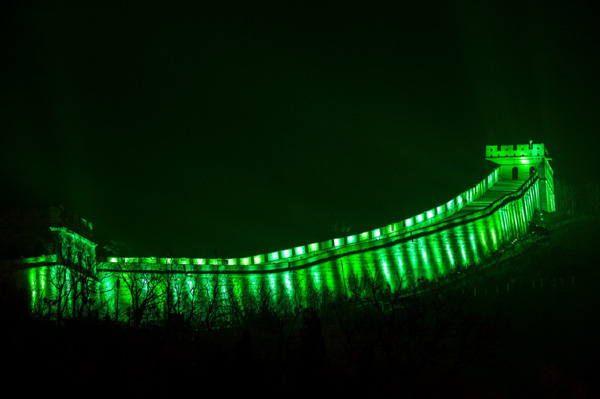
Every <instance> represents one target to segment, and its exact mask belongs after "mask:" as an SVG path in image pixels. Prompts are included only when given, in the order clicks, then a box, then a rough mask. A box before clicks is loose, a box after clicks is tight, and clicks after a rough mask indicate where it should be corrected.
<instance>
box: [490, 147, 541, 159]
mask: <svg viewBox="0 0 600 399" xmlns="http://www.w3.org/2000/svg"><path fill="white" fill-rule="evenodd" d="M485 157H486V158H506V157H536V158H543V157H548V149H547V148H546V146H545V145H544V144H543V143H539V144H533V143H531V144H517V145H499V146H498V145H487V146H485Z"/></svg>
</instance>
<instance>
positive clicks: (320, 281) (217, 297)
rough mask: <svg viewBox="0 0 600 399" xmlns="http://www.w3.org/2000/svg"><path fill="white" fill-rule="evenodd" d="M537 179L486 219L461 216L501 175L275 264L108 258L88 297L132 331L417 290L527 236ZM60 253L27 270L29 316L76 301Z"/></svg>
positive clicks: (61, 232)
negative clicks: (174, 317)
mask: <svg viewBox="0 0 600 399" xmlns="http://www.w3.org/2000/svg"><path fill="white" fill-rule="evenodd" d="M531 173H532V175H531V176H529V178H528V179H527V180H526V181H523V183H522V184H521V185H520V186H516V187H518V188H516V189H514V191H512V192H510V193H509V194H508V195H505V196H504V197H502V198H500V199H497V200H495V201H494V202H493V203H491V204H490V205H489V206H486V207H484V208H483V209H479V208H477V207H475V208H474V209H479V210H476V211H468V212H467V211H465V212H463V210H464V209H465V207H468V206H469V205H470V204H472V203H474V202H475V201H477V200H478V199H479V198H482V197H485V195H486V193H487V192H488V191H489V190H490V189H492V188H493V187H494V185H495V184H496V183H497V182H498V181H499V180H500V179H501V174H500V168H498V169H496V170H494V171H493V172H492V173H491V174H490V175H489V176H487V177H486V178H485V179H484V180H483V181H481V182H480V183H479V184H477V185H476V186H475V187H473V188H472V189H470V190H467V191H466V192H464V193H462V194H460V195H458V196H456V197H454V198H452V199H450V200H448V201H446V202H444V203H443V204H441V205H439V206H437V207H434V208H432V209H429V210H426V211H424V212H422V213H420V214H418V215H415V216H413V217H410V218H407V219H404V220H402V221H399V222H396V223H392V224H390V225H387V226H383V227H380V228H377V229H373V230H370V231H366V232H363V233H360V234H355V235H350V236H347V237H337V238H333V239H331V240H326V241H323V242H317V243H310V244H307V245H299V246H295V247H293V248H288V249H283V250H280V251H275V252H271V253H268V254H258V255H253V256H247V257H243V258H232V259H206V258H154V257H134V258H125V257H111V258H108V259H106V260H105V261H103V262H101V263H100V264H99V265H98V267H97V270H96V269H94V268H93V266H94V265H95V263H90V264H89V267H88V269H89V270H90V271H95V272H96V273H95V277H94V281H93V282H92V283H91V284H90V286H91V287H92V289H90V296H93V297H94V303H95V306H96V307H97V309H98V310H99V311H101V312H105V314H109V315H110V316H111V317H118V318H119V319H121V320H124V321H128V322H133V323H143V322H144V321H146V320H153V319H156V318H161V317H167V315H169V314H179V315H181V316H182V317H183V318H185V319H188V320H191V319H194V320H197V321H198V323H200V324H202V323H205V324H207V325H211V323H212V324H213V325H214V323H226V322H227V320H231V318H232V317H234V315H235V312H236V311H249V310H251V309H258V308H260V307H264V306H269V307H272V308H278V309H295V308H298V307H299V306H310V304H311V303H315V301H316V302H318V301H319V300H322V298H325V297H327V296H331V295H334V296H335V295H342V296H351V295H353V294H354V293H355V292H356V285H357V284H360V282H369V281H378V282H381V283H382V284H383V286H384V287H386V289H389V290H392V291H395V290H398V289H400V288H406V287H414V286H415V285H418V284H421V283H422V282H423V281H428V280H431V279H435V278H436V277H438V276H440V275H444V274H447V273H449V272H451V271H453V270H456V269H460V268H468V267H470V266H472V265H474V264H477V263H480V262H481V261H483V260H485V259H486V258H489V256H490V254H492V253H493V252H494V251H497V250H498V249H499V248H501V247H502V246H503V245H505V244H508V243H511V242H512V241H514V240H515V239H518V238H519V237H521V236H522V235H524V234H526V232H527V228H528V222H529V221H530V220H531V219H532V218H533V215H534V213H535V211H537V210H540V209H542V204H543V201H544V197H543V196H542V195H541V191H542V190H541V188H540V187H541V186H543V187H546V186H545V185H547V184H548V180H547V179H546V180H544V179H542V178H541V177H539V175H538V173H539V171H538V170H537V169H536V170H534V171H532V172H531ZM547 175H548V174H547V173H546V176H547ZM519 184H520V183H519ZM53 231H54V232H55V233H56V234H57V235H58V237H60V240H59V241H60V242H62V243H68V245H67V247H71V248H72V247H77V248H83V249H82V250H81V254H85V256H84V255H81V256H80V257H79V258H76V259H77V260H78V261H81V259H84V258H87V257H88V256H92V254H93V248H94V246H95V244H93V243H91V242H88V241H86V240H85V239H82V238H80V237H78V236H77V235H74V233H72V232H69V231H68V230H65V229H61V228H56V229H55V230H53ZM61 248H63V247H61ZM61 251H62V252H60V253H59V258H57V259H55V261H56V262H57V263H56V264H54V265H45V266H40V267H37V268H36V267H35V265H36V263H38V260H36V259H33V258H32V259H30V260H28V262H31V263H29V264H28V267H32V269H31V270H30V272H29V273H30V275H29V279H30V287H31V295H32V303H34V304H35V306H34V305H32V308H34V307H36V308H40V307H43V306H46V307H48V304H47V302H48V300H49V301H54V300H56V298H57V297H58V296H60V295H63V294H64V293H70V292H77V291H76V290H73V289H70V288H65V289H63V294H60V289H58V288H57V286H58V285H59V284H58V283H57V279H58V280H60V278H61V276H62V274H61V273H63V274H64V267H63V265H62V263H68V262H66V260H67V259H71V257H72V256H73V255H72V251H71V252H69V251H66V252H65V251H64V250H63V249H61ZM39 261H40V262H41V259H40V260H39ZM61 262H62V263H61ZM69 262H71V261H69ZM24 263H25V261H24ZM39 264H40V265H41V263H39ZM61 268H62V269H61ZM74 276H75V275H69V273H67V277H65V279H63V280H64V284H63V285H64V286H65V287H73V284H72V282H73V281H74V280H75V279H77V278H79V277H77V276H75V277H74ZM63 280H60V281H63ZM69 284H70V285H69ZM61 286H62V285H61ZM69 295H71V296H70V297H69ZM69 295H63V298H62V299H61V300H62V301H65V300H66V299H65V298H70V299H67V300H66V301H67V302H68V301H71V302H68V303H67V302H65V304H64V308H65V309H70V308H72V309H74V310H73V311H72V313H73V314H75V312H76V311H77V306H80V305H77V301H78V300H79V297H77V295H76V294H69ZM44 300H46V302H44ZM149 304H152V306H150V305H149ZM100 309H101V310H100Z"/></svg>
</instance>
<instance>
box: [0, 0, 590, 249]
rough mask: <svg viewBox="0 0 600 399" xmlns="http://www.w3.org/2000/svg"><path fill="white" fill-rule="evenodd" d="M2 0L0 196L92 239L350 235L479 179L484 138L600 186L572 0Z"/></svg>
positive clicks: (259, 239)
mask: <svg viewBox="0 0 600 399" xmlns="http://www.w3.org/2000/svg"><path fill="white" fill-rule="evenodd" d="M14 3H16V4H13V2H9V3H8V4H7V3H3V5H2V6H0V7H1V9H0V14H1V15H2V18H3V21H2V24H1V26H2V28H0V29H2V36H1V40H2V47H3V51H2V52H3V57H2V58H3V62H2V64H3V66H2V68H3V69H2V80H3V81H2V86H1V87H2V94H1V96H0V98H1V100H2V103H1V109H2V119H1V125H0V129H1V133H2V138H1V139H0V140H1V141H0V149H1V151H2V156H1V159H0V184H1V186H0V187H1V190H2V193H3V195H2V206H10V205H14V204H20V205H23V206H33V205H52V204H59V203H64V205H65V207H67V208H69V209H71V210H73V211H75V212H77V213H79V214H80V215H81V216H83V217H85V218H86V219H88V220H91V221H92V222H93V223H94V229H95V233H96V239H97V241H99V242H100V243H101V245H102V244H104V243H106V241H107V240H108V239H116V240H121V241H125V242H127V243H129V244H130V245H131V246H132V247H133V248H134V252H135V253H137V254H140V255H159V256H160V255H166V254H167V253H168V251H169V250H172V251H173V253H174V254H175V255H176V256H203V257H211V256H213V255H214V253H215V250H219V251H222V253H223V254H224V256H227V257H230V256H245V255H251V254H255V253H263V252H267V251H272V250H277V249H283V248H288V247H291V246H293V245H299V244H305V243H308V242H314V241H318V240H323V239H327V238H331V236H332V233H331V224H332V223H333V222H335V221H345V222H347V223H350V224H351V225H352V232H354V233H359V232H362V231H364V230H367V229H372V228H376V227H379V226H382V225H385V224H389V223H391V222H394V221H398V220H401V219H403V218H405V217H408V216H411V215H413V214H416V213H419V212H421V211H424V210H426V209H429V208H431V207H433V206H436V205H439V204H440V203H441V202H443V201H445V200H447V199H449V198H450V197H452V196H454V195H456V194H458V193H459V192H461V191H463V190H465V189H467V188H469V187H470V186H472V185H473V184H475V183H476V182H477V181H478V180H480V179H481V178H483V176H485V174H486V173H487V172H488V171H489V170H490V166H489V165H487V164H486V162H485V161H484V151H485V145H486V144H518V143H526V142H528V140H529V139H533V140H535V141H536V142H544V143H546V144H547V146H548V148H549V151H550V154H551V156H553V157H554V159H555V161H554V169H555V173H556V176H557V178H559V179H564V180H567V181H569V182H573V183H575V182H580V181H584V180H586V179H588V180H589V179H591V180H593V181H596V182H597V181H598V180H599V177H598V171H599V169H600V168H598V167H597V163H596V159H597V149H596V146H595V144H596V143H597V142H598V133H599V129H598V128H599V126H600V123H599V121H600V116H599V111H600V107H599V106H600V101H599V95H598V93H599V89H600V79H599V78H598V71H599V70H600V65H599V64H600V63H599V60H598V51H599V50H598V48H599V46H598V43H599V42H598V38H599V35H598V32H597V28H596V25H597V15H595V14H594V13H593V12H591V10H589V9H586V8H585V6H584V4H583V3H582V4H577V3H576V2H540V3H532V2H527V1H515V2H506V1H498V2H473V4H469V3H468V2H431V3H429V2H422V1H414V2H390V3H387V4H386V3H381V4H378V5H375V3H373V2H369V3H368V4H369V6H368V8H365V6H363V7H360V6H350V5H349V4H350V3H342V4H344V5H343V6H342V7H340V6H334V5H327V4H322V3H319V4H310V3H307V2H299V1H293V2H275V1H273V2H271V3H263V2H250V1H247V2H242V1H239V2H236V1H233V2H229V1H219V2H216V3H215V4H214V5H212V6H206V5H198V4H194V3H190V4H181V5H179V6H174V5H173V4H168V5H162V6H159V5H153V4H152V3H151V2H142V1H140V2H137V3H131V2H114V3H111V2H106V1H103V2H97V4H95V5H92V4H93V3H94V2H72V4H67V3H66V2H45V3H46V4H44V5H41V6H34V5H31V4H28V3H27V2H24V1H19V2H16V1H15V2H14ZM109 3H111V4H112V6H111V4H109ZM166 3H172V2H165V4H166ZM398 3H401V4H402V5H398ZM479 3H486V4H479ZM365 4H367V3H366V2H365Z"/></svg>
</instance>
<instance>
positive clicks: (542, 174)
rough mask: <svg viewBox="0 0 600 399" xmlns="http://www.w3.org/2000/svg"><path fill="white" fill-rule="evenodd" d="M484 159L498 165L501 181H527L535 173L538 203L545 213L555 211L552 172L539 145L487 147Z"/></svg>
mask: <svg viewBox="0 0 600 399" xmlns="http://www.w3.org/2000/svg"><path fill="white" fill-rule="evenodd" d="M485 159H486V160H488V161H492V162H494V163H497V164H498V165H500V179H501V180H522V181H525V180H527V179H528V178H529V177H530V176H531V175H533V174H534V173H535V171H537V173H538V177H539V179H540V185H539V189H540V203H541V206H542V209H543V210H544V211H546V212H554V211H555V202H554V171H553V170H552V167H551V166H550V161H551V160H552V158H550V156H549V155H548V149H547V148H546V146H545V145H544V144H543V143H541V144H534V143H533V141H530V142H529V144H517V145H501V146H497V145H488V146H486V147H485Z"/></svg>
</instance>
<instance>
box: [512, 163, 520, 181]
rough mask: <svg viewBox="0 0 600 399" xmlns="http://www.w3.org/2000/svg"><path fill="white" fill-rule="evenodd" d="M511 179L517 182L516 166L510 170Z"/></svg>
mask: <svg viewBox="0 0 600 399" xmlns="http://www.w3.org/2000/svg"><path fill="white" fill-rule="evenodd" d="M512 179H513V180H519V168H517V167H516V166H515V167H514V168H512Z"/></svg>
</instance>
